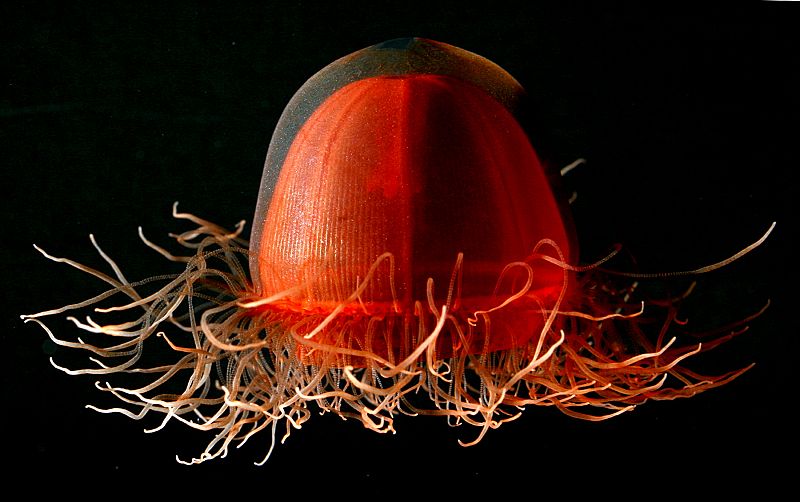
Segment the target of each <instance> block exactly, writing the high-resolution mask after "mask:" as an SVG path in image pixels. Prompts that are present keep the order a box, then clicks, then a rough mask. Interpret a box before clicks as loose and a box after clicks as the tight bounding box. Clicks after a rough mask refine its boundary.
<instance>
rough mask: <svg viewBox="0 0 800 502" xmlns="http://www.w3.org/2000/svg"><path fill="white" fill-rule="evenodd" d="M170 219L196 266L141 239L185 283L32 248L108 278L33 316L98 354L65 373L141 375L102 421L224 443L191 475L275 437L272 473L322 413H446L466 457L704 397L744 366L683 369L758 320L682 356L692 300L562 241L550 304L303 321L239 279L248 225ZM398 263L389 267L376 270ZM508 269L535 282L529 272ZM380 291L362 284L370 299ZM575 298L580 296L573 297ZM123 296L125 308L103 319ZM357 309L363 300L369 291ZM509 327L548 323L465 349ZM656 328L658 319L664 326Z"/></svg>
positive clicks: (380, 424)
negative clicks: (640, 283)
mask: <svg viewBox="0 0 800 502" xmlns="http://www.w3.org/2000/svg"><path fill="white" fill-rule="evenodd" d="M173 215H174V216H175V217H176V218H180V219H185V220H188V221H190V222H192V223H193V224H195V225H196V228H194V229H193V230H190V231H187V232H185V233H182V234H180V235H175V236H174V237H175V239H176V240H177V242H178V243H179V244H181V245H183V246H184V247H186V248H189V249H191V250H192V251H193V253H192V254H191V255H190V256H185V257H182V256H175V255H173V254H171V253H170V252H168V251H167V250H166V249H164V248H162V247H159V246H157V245H155V244H153V243H152V242H150V241H149V240H147V239H146V238H145V237H144V235H143V234H142V233H141V230H140V236H141V238H142V240H143V241H144V242H145V243H146V244H147V245H148V246H149V247H151V248H153V249H154V250H156V251H158V252H159V253H161V254H163V255H164V256H165V257H167V258H168V259H170V260H172V261H175V262H181V263H183V264H184V265H185V268H184V269H183V271H182V272H180V273H178V274H175V275H172V276H159V277H153V278H149V279H146V280H144V281H141V282H138V283H132V282H129V281H128V280H127V279H126V278H125V277H124V275H123V273H122V272H121V270H120V269H119V267H118V266H117V265H116V263H115V262H114V261H113V260H112V259H111V258H110V257H108V256H107V255H106V254H105V253H104V252H103V251H102V250H101V249H100V247H99V246H98V245H97V243H96V241H95V240H94V238H92V243H93V245H94V246H95V248H96V249H97V251H98V252H99V253H100V255H101V256H102V258H103V259H105V261H106V262H107V263H108V265H109V266H110V268H111V270H112V272H113V276H112V275H108V274H106V273H103V272H101V271H98V270H95V269H93V268H90V267H87V266H84V265H81V264H79V263H76V262H74V261H72V260H68V259H63V258H56V257H53V256H50V255H48V254H47V253H45V252H44V251H42V250H41V249H39V248H37V249H39V250H40V251H41V252H42V253H43V254H44V255H45V256H46V257H47V258H49V259H52V260H54V261H58V262H63V263H66V264H68V265H71V266H73V267H76V268H78V269H80V270H82V271H84V272H87V273H89V274H92V275H94V276H96V277H98V278H99V279H101V280H102V281H104V282H106V283H107V284H108V285H109V289H107V290H106V291H104V292H103V293H101V294H99V295H97V296H95V297H93V298H90V299H88V300H86V301H83V302H80V303H76V304H72V305H67V306H65V307H61V308H58V309H54V310H48V311H45V312H40V313H38V314H33V315H28V316H23V318H24V319H26V320H28V321H33V322H36V323H38V324H40V325H41V326H42V327H43V328H44V329H45V330H46V331H47V333H48V335H49V336H50V338H51V339H52V340H53V341H54V342H55V343H57V344H59V345H62V346H66V347H72V348H80V349H84V350H87V351H89V352H91V353H92V354H93V355H94V356H95V357H92V361H93V362H94V364H95V367H92V368H87V369H80V370H70V369H67V368H62V367H61V366H56V367H57V368H59V369H62V370H64V371H66V372H68V373H70V374H97V375H108V376H110V375H117V374H121V373H126V374H131V373H135V374H139V375H140V376H143V377H146V378H145V381H144V383H143V384H142V385H139V386H136V387H135V388H125V387H121V386H112V385H111V384H109V383H102V384H101V383H98V384H97V386H98V388H99V389H101V390H103V391H106V392H109V393H111V394H113V395H114V396H116V397H117V398H118V399H119V400H120V401H121V402H122V403H123V405H122V406H121V407H117V408H111V409H99V408H94V409H96V410H97V411H100V412H104V413H123V414H125V415H127V416H129V417H131V418H134V419H142V418H144V417H145V416H148V415H150V414H152V413H160V414H162V415H163V416H162V420H161V423H160V425H158V426H157V427H155V428H154V429H151V430H158V429H160V428H161V427H163V426H164V425H165V424H166V423H167V422H169V421H170V420H178V421H181V422H183V423H185V424H186V425H188V426H190V427H193V428H195V429H201V430H205V431H211V432H213V434H214V435H213V439H211V441H210V442H209V444H208V446H207V447H206V449H205V451H203V452H202V454H200V455H199V456H198V457H197V458H195V459H192V460H190V461H188V463H198V462H202V461H205V460H208V459H211V458H215V457H219V456H224V455H225V454H227V451H228V449H229V447H230V446H231V445H241V444H243V443H244V442H245V441H247V440H248V439H249V438H250V437H251V436H252V435H254V434H256V433H258V432H260V431H264V430H266V431H267V433H268V434H269V435H270V436H271V443H270V444H271V446H270V447H269V450H268V453H267V455H266V457H265V458H264V459H263V461H266V459H267V458H268V457H269V453H270V452H271V451H272V446H274V444H275V439H276V435H278V434H280V435H281V436H282V437H283V439H285V438H286V437H288V436H289V434H290V432H291V431H292V430H293V429H299V428H300V427H301V426H302V424H303V423H304V422H305V421H306V420H308V419H309V418H310V417H311V414H312V411H313V410H315V409H316V410H317V411H321V412H332V413H335V414H337V415H339V416H341V417H343V418H353V419H356V420H358V421H360V422H361V423H362V424H363V425H364V426H365V427H366V428H368V429H371V430H374V431H377V432H384V433H385V432H393V431H394V418H395V416H396V415H397V414H408V415H417V414H429V415H443V416H446V417H448V420H449V421H450V423H452V424H453V425H458V424H462V423H466V424H470V425H474V426H477V427H478V431H479V432H478V433H477V435H476V437H475V438H474V439H472V440H470V441H468V442H462V444H464V445H469V444H475V443H477V442H478V441H480V440H481V438H482V437H483V436H484V434H485V433H486V432H487V431H488V430H489V429H493V428H496V427H499V426H500V425H501V424H502V423H504V422H507V421H510V420H513V419H515V418H517V417H518V416H519V415H520V413H521V412H522V410H523V409H524V408H525V407H527V406H532V405H537V406H553V407H555V408H557V409H558V410H560V411H562V412H564V413H566V414H568V415H571V416H574V417H578V418H582V419H588V420H603V419H606V418H609V417H613V416H616V415H618V414H620V413H624V412H626V411H629V410H631V409H633V408H634V407H635V406H636V405H638V404H641V403H643V402H645V401H647V400H650V399H674V398H677V397H687V396H691V395H694V394H696V393H698V392H701V391H704V390H707V389H709V388H713V387H716V386H718V385H722V384H724V383H727V382H729V381H730V380H732V379H734V378H736V377H737V376H739V375H741V374H742V373H743V372H745V371H746V370H747V369H748V368H749V367H746V368H742V369H739V370H736V371H732V372H729V373H726V374H723V375H716V376H705V375H700V374H697V373H694V372H692V371H690V370H689V369H687V368H685V367H684V366H683V365H682V363H683V362H684V360H685V359H687V358H689V357H691V356H693V355H695V354H697V353H699V352H703V351H706V350H709V349H710V348H712V347H714V346H716V345H718V344H720V343H722V342H724V341H726V340H728V339H730V338H731V337H733V336H735V335H736V334H738V333H740V332H741V331H743V330H744V323H746V322H747V321H749V319H744V320H743V321H741V322H739V323H735V324H734V325H731V326H727V327H725V328H724V329H721V330H720V331H717V332H713V333H709V335H710V341H706V342H700V341H693V342H692V343H689V344H680V343H678V340H677V338H676V335H674V333H673V332H674V328H675V327H680V323H677V321H676V315H677V314H676V313H677V305H678V303H679V302H680V300H681V299H682V297H679V298H668V299H663V300H661V301H653V302H648V303H647V305H644V304H643V303H642V302H639V301H635V300H633V299H632V296H633V295H632V293H633V292H634V291H633V289H634V288H635V285H636V282H635V280H634V279H630V281H629V282H630V284H629V285H628V287H627V288H619V289H609V288H604V287H602V286H603V284H604V283H603V281H599V280H598V274H600V271H599V270H600V269H599V267H598V266H597V265H593V266H590V267H583V268H577V267H573V266H570V265H568V264H566V263H564V262H563V259H562V258H561V257H560V256H559V255H558V250H557V249H555V248H554V247H553V246H552V243H547V242H543V243H542V245H543V248H546V247H547V246H548V245H550V246H551V247H553V249H555V251H554V252H552V253H550V254H546V253H544V252H542V251H541V249H539V250H537V251H536V253H534V255H532V257H531V258H529V259H532V260H535V259H546V260H547V261H550V262H551V263H556V264H559V265H560V266H561V267H562V268H563V270H564V284H563V287H562V290H561V293H560V294H559V295H558V297H557V298H556V299H554V300H552V301H550V302H543V301H541V300H540V299H538V298H537V297H536V295H535V294H534V292H531V291H529V290H528V289H527V288H526V287H524V286H523V287H522V288H516V289H515V290H514V291H513V292H512V293H509V294H507V295H506V296H502V297H500V298H498V302H497V307H495V308H492V309H484V310H478V311H470V310H469V309H468V308H465V306H464V305H461V304H460V303H459V298H458V295H457V292H458V288H457V285H456V284H455V281H451V284H449V285H448V287H449V289H448V292H447V295H445V296H444V297H445V298H447V301H446V302H438V303H437V302H436V301H435V299H434V298H435V295H434V294H433V288H434V287H435V286H436V285H434V284H432V282H429V284H428V292H429V293H428V299H427V302H418V303H417V304H416V305H415V308H414V311H413V312H406V313H398V314H397V315H376V314H371V313H370V312H369V311H368V310H367V309H366V308H365V309H364V311H363V312H361V313H359V314H358V315H357V316H354V315H352V314H349V313H347V312H344V309H343V308H340V309H334V310H333V312H329V313H314V312H298V311H294V312H292V311H290V310H287V309H286V308H284V307H283V306H282V304H281V297H280V296H281V295H277V296H276V297H272V298H259V297H258V295H257V294H256V292H255V291H254V289H253V286H252V284H251V282H250V280H249V278H248V274H247V272H246V269H245V267H244V266H243V265H242V264H243V263H246V262H247V257H248V249H247V242H246V241H244V240H243V239H241V238H240V233H241V231H242V229H243V225H244V224H243V222H241V223H240V224H239V225H237V227H236V229H235V230H234V231H228V230H226V229H224V228H221V227H219V226H217V225H214V224H212V223H210V222H208V221H205V220H202V219H200V218H197V217H196V216H193V215H190V214H186V213H178V212H177V205H176V207H175V208H174V210H173ZM765 237H766V235H765V236H764V238H765ZM764 238H762V239H761V240H760V241H759V242H757V243H755V244H754V245H753V246H751V247H750V248H748V250H749V249H751V248H752V247H755V246H756V245H758V244H760V242H762V241H763V239H764ZM738 256H739V254H737V255H736V256H735V257H738ZM735 257H734V258H732V259H735ZM390 259H391V256H389V255H384V256H382V257H381V258H379V260H378V262H376V264H377V263H379V262H381V261H383V260H390ZM461 259H462V258H461V257H459V259H458V260H457V261H456V270H455V272H454V277H456V276H457V275H458V270H459V266H460V263H461ZM722 264H724V263H722ZM512 266H516V267H521V268H523V269H524V268H525V263H519V264H512ZM375 268H376V267H373V270H375ZM528 270H530V267H528ZM371 279H372V277H371V275H370V276H367V277H365V278H364V280H363V282H362V286H363V285H365V284H367V283H368V282H369V281H370V280H371ZM501 279H502V278H501ZM529 284H530V282H529V283H528V285H529ZM568 286H569V287H571V288H575V287H576V288H578V292H579V293H578V294H570V295H569V298H567V297H566V292H567V290H568ZM145 291H150V292H149V293H146V292H145ZM118 295H123V296H126V297H127V298H128V301H127V302H125V303H123V304H121V305H118V306H115V307H110V308H101V306H100V305H102V304H103V302H105V301H106V300H107V299H109V298H110V297H116V296H118ZM352 298H353V299H356V300H358V298H359V291H358V290H357V291H354V292H353V297H352ZM576 299H578V300H576ZM92 308H93V309H94V310H95V312H97V313H98V314H99V315H106V316H119V315H122V316H125V317H124V319H123V320H122V321H121V322H116V317H115V322H114V323H113V324H111V323H106V324H101V323H98V322H95V321H94V320H93V319H92V318H91V317H87V318H86V319H85V321H81V320H79V319H78V318H77V317H74V316H71V315H68V317H67V319H69V320H71V321H72V322H73V323H74V324H75V325H76V326H77V327H78V328H80V329H81V330H83V331H85V332H87V334H86V336H87V337H89V336H91V337H92V340H91V341H84V340H83V339H81V338H79V339H78V340H77V341H67V340H63V339H61V338H58V337H57V336H55V335H54V334H53V332H52V331H51V330H50V329H49V328H48V327H47V326H46V325H45V324H44V323H43V321H42V318H44V317H47V316H52V315H59V314H69V313H71V312H76V311H77V312H80V311H82V310H84V309H92ZM515 309H516V310H515ZM523 312H524V314H523ZM509 313H511V314H509ZM503 315H506V316H507V315H533V316H538V319H539V321H540V322H538V323H537V329H536V332H535V333H528V334H526V335H525V339H526V340H527V342H525V343H523V344H521V345H519V346H514V347H511V348H507V349H504V350H494V351H490V350H478V351H475V350H474V349H469V350H468V348H470V347H472V346H474V341H475V340H488V339H489V338H490V336H491V331H490V330H491V329H493V326H494V328H495V329H496V327H497V324H498V322H499V320H500V319H501V316H503ZM657 317H658V318H660V321H658V322H655V323H654V322H653V321H654V319H656V318H657ZM645 320H646V321H647V322H644V321H645ZM681 336H682V335H681ZM95 340H96V341H95ZM53 364H54V365H55V363H53ZM281 424H282V426H281V429H280V433H279V432H278V426H279V425H281ZM179 460H180V459H179Z"/></svg>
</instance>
